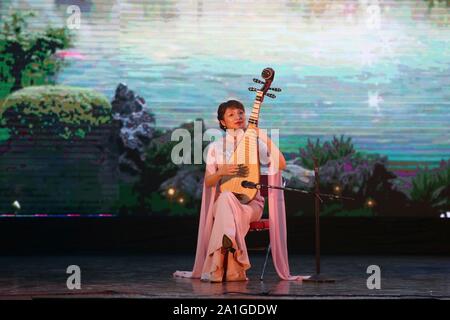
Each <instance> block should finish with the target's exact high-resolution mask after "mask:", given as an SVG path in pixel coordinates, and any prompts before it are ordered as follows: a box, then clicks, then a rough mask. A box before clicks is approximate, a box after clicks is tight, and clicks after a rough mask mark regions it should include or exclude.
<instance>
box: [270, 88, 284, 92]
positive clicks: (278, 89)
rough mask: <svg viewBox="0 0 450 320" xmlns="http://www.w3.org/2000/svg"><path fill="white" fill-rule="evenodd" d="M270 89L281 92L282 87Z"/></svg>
mask: <svg viewBox="0 0 450 320" xmlns="http://www.w3.org/2000/svg"><path fill="white" fill-rule="evenodd" d="M269 90H272V91H276V92H281V89H280V88H269Z"/></svg>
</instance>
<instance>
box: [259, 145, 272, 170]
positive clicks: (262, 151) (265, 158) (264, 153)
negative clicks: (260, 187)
mask: <svg viewBox="0 0 450 320" xmlns="http://www.w3.org/2000/svg"><path fill="white" fill-rule="evenodd" d="M258 141H259V162H260V164H261V165H262V166H269V162H270V155H269V150H268V148H267V144H266V143H265V142H264V141H262V140H261V139H259V140H258Z"/></svg>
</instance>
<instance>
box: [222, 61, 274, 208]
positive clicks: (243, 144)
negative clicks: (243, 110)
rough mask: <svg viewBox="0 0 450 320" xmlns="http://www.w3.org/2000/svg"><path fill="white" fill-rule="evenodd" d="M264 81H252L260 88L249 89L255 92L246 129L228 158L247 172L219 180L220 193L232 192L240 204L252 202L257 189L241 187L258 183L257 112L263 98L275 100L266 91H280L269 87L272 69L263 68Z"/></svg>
mask: <svg viewBox="0 0 450 320" xmlns="http://www.w3.org/2000/svg"><path fill="white" fill-rule="evenodd" d="M261 76H262V78H263V79H264V81H261V80H259V79H253V82H255V83H258V84H261V85H262V87H261V88H260V89H259V90H258V89H256V88H249V90H250V91H256V98H255V101H254V103H253V109H252V112H251V114H250V117H249V119H248V124H247V128H246V130H245V132H244V134H243V136H242V138H241V140H240V141H239V142H238V143H237V146H236V148H235V150H234V152H233V153H232V155H231V158H230V162H229V163H230V164H237V165H240V166H241V167H244V166H246V167H247V168H248V171H246V174H245V175H235V176H224V177H222V179H221V184H220V191H221V192H224V191H230V192H233V193H234V194H235V195H236V197H237V198H238V199H239V201H240V202H241V203H244V204H245V203H249V202H250V201H252V200H253V199H254V198H255V196H256V193H257V192H258V190H257V189H251V188H244V187H243V186H242V182H243V181H249V182H253V183H259V177H260V163H259V150H258V136H257V132H256V130H255V128H256V127H258V119H259V111H260V108H261V104H262V102H263V101H264V96H268V97H269V98H275V97H276V96H275V95H274V94H272V93H267V91H269V90H272V91H278V92H279V91H281V89H279V88H271V87H270V85H271V84H272V81H273V79H274V76H275V71H274V70H273V69H272V68H265V69H264V70H263V71H262V73H261Z"/></svg>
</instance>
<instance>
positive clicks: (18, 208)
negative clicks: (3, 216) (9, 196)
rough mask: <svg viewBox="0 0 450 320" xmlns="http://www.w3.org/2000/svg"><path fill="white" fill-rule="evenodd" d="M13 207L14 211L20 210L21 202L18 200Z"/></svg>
mask: <svg viewBox="0 0 450 320" xmlns="http://www.w3.org/2000/svg"><path fill="white" fill-rule="evenodd" d="M11 205H12V207H13V208H14V209H17V210H20V203H19V201H17V200H16V201H14V202H13V203H12V204H11Z"/></svg>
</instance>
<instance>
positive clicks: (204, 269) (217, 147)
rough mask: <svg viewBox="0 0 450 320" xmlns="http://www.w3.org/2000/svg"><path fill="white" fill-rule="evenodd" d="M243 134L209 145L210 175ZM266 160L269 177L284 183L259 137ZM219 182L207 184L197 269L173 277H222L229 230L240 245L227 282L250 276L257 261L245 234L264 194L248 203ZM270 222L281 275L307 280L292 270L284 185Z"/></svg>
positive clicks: (273, 196)
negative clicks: (252, 259) (224, 241)
mask: <svg viewBox="0 0 450 320" xmlns="http://www.w3.org/2000/svg"><path fill="white" fill-rule="evenodd" d="M241 138H242V134H238V135H237V136H232V135H230V134H226V135H225V137H224V139H223V140H219V141H215V142H212V143H210V144H209V145H208V152H207V160H206V171H205V177H206V174H207V173H209V174H214V173H215V172H216V171H217V170H218V164H221V163H228V161H229V158H230V155H231V153H232V151H233V150H234V149H233V148H229V146H230V145H231V146H235V145H236V143H237V142H239V140H240V139H241ZM259 149H260V151H259V154H260V161H261V162H262V163H266V164H269V170H268V181H269V184H270V185H277V186H280V185H281V172H280V171H279V170H278V169H275V168H273V167H272V166H271V165H270V164H271V163H273V162H274V161H271V160H270V155H268V154H267V146H266V145H265V143H263V142H262V141H260V142H259ZM219 183H220V182H218V183H217V184H216V185H215V186H213V187H206V185H205V183H203V196H202V206H201V212H200V221H199V232H198V238H197V251H196V257H195V263H194V268H193V270H192V271H176V272H175V273H174V274H173V276H175V277H182V278H200V279H202V280H207V281H213V282H220V281H221V279H222V275H223V272H224V270H223V260H224V255H223V254H222V253H221V248H222V239H223V235H224V234H225V235H227V236H228V237H229V238H230V239H231V241H232V243H233V248H234V249H235V250H236V251H235V252H234V254H231V253H230V254H229V255H228V266H227V278H226V280H227V281H239V280H248V279H247V277H246V270H248V269H249V268H250V266H251V264H250V261H249V257H248V253H247V247H246V244H245V236H246V234H247V232H248V230H249V227H250V222H252V221H257V220H259V219H260V218H261V216H262V213H263V209H264V198H263V197H262V196H261V195H260V193H259V191H258V193H257V195H256V197H255V198H254V199H253V200H252V201H250V202H249V203H248V204H242V203H240V202H239V200H238V199H237V198H236V196H235V195H234V194H233V193H231V192H228V191H225V192H220V188H219ZM268 200H269V223H270V244H271V249H272V258H273V262H274V266H275V270H276V271H277V273H278V275H279V276H280V278H281V279H284V280H301V279H303V278H304V277H302V276H292V275H290V271H289V264H288V254H287V245H286V243H287V239H286V217H285V207H284V196H283V192H282V191H281V190H277V189H269V193H268Z"/></svg>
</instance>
